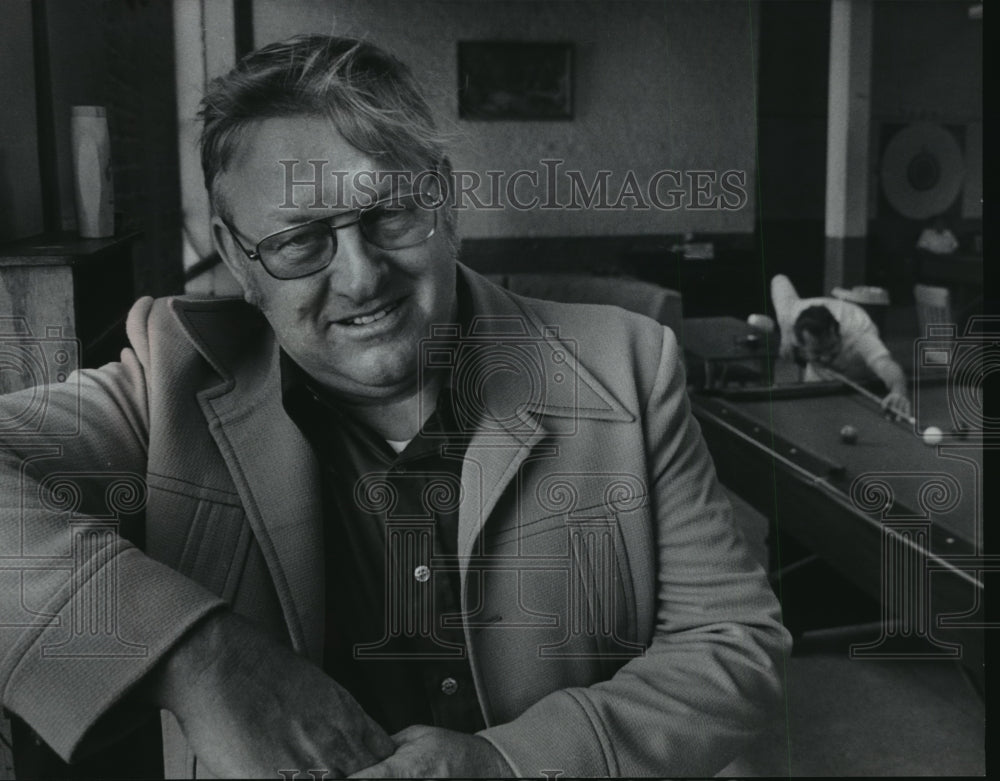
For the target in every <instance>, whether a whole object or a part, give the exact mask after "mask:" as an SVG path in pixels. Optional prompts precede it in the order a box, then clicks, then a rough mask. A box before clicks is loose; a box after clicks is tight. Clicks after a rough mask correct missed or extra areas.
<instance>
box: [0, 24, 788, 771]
mask: <svg viewBox="0 0 1000 781" xmlns="http://www.w3.org/2000/svg"><path fill="white" fill-rule="evenodd" d="M202 117H203V119H204V131H203V136H202V162H203V167H204V171H205V178H206V184H207V186H208V189H209V192H210V194H211V199H212V205H213V210H214V216H213V218H212V229H213V235H214V239H215V243H216V246H217V248H218V251H219V252H220V254H221V255H222V257H223V259H224V261H225V262H226V264H227V266H228V267H229V269H230V270H231V271H232V273H233V274H234V275H235V277H236V279H237V280H238V281H239V283H240V284H241V286H242V288H243V290H244V293H245V295H244V298H245V300H236V299H231V300H204V299H202V300H197V299H190V298H185V297H179V298H172V299H162V300H152V299H149V298H146V299H142V300H140V301H139V302H138V303H137V304H136V305H135V307H134V308H133V310H132V312H131V314H130V316H129V319H128V334H129V339H130V346H129V347H128V348H127V349H126V350H124V351H123V352H122V355H121V361H120V362H118V363H112V364H108V365H106V366H104V367H102V368H100V369H96V370H85V371H81V372H79V373H78V374H76V375H75V378H74V379H73V381H71V382H68V383H64V384H62V385H53V386H51V387H50V388H48V389H47V394H48V395H47V396H46V401H47V410H46V411H47V414H48V415H49V417H48V418H47V423H46V425H47V426H50V430H57V429H58V430H60V431H62V430H64V429H65V426H64V427H63V428H59V427H58V426H57V427H56V428H55V429H52V428H51V426H55V425H56V423H60V424H61V423H66V424H69V423H72V424H74V425H77V424H78V427H79V431H78V433H76V435H74V436H71V437H68V438H65V439H63V440H60V441H59V443H58V448H55V449H53V448H49V450H47V451H45V453H43V454H42V455H39V453H40V452H41V451H39V445H40V442H42V440H39V439H38V438H35V439H27V440H17V439H10V438H8V441H7V442H6V443H4V447H3V449H2V450H0V456H2V461H3V468H2V469H0V499H2V501H3V508H4V509H3V512H4V516H3V526H2V528H0V531H2V532H3V537H2V539H3V540H4V544H5V546H6V548H7V550H5V551H4V554H6V553H8V551H10V552H18V551H19V552H18V554H17V555H21V556H23V555H25V552H24V546H28V548H29V551H28V552H29V553H30V551H31V550H33V549H35V548H37V549H38V550H39V551H45V552H46V555H49V556H50V557H51V556H52V555H55V554H54V553H53V551H63V555H66V551H68V550H69V543H68V542H67V541H68V540H69V539H70V527H69V520H70V518H72V523H73V524H74V525H73V527H72V528H73V530H74V534H76V535H77V536H79V535H80V534H81V533H83V531H85V530H86V529H87V528H88V524H92V525H95V524H96V528H97V529H98V530H100V533H99V534H96V535H95V536H93V537H92V542H93V547H92V548H88V549H86V550H85V551H84V553H88V554H89V558H87V559H86V563H87V565H88V567H89V569H87V571H86V572H87V573H88V574H89V576H91V579H92V578H93V577H96V576H97V575H95V573H97V574H100V573H101V572H103V571H106V570H105V569H102V568H107V567H109V566H111V563H112V562H113V564H114V567H115V569H114V571H113V572H114V577H115V579H116V582H117V586H118V588H117V590H116V591H115V596H116V599H117V604H116V614H115V615H116V621H117V624H116V629H115V635H114V636H113V637H112V638H111V639H112V640H114V639H116V638H120V639H121V640H122V642H125V641H127V642H128V643H130V644H131V645H130V646H129V647H130V648H134V647H142V648H144V649H145V652H144V653H142V654H139V655H135V654H131V655H130V654H122V655H120V656H115V655H113V654H110V655H105V656H103V657H94V656H85V655H72V654H63V655H62V656H53V655H52V654H49V653H43V649H45V648H52V647H55V646H56V645H58V643H59V642H62V641H67V640H74V637H73V636H72V629H73V626H74V625H73V618H74V614H73V612H72V610H73V608H72V605H73V604H74V600H75V599H76V596H77V595H82V596H86V593H84V592H85V590H86V587H87V582H88V579H87V578H82V577H80V578H75V577H73V573H72V572H71V571H69V570H66V569H62V568H58V567H54V568H52V569H49V570H46V569H38V568H36V569H35V570H33V571H32V572H31V573H28V574H25V575H24V578H23V581H19V582H21V583H22V586H21V588H10V589H5V590H4V592H3V597H2V598H3V599H4V600H5V601H6V602H7V603H8V604H4V605H0V607H2V608H3V610H4V611H6V612H4V613H3V615H8V614H9V615H15V614H16V610H17V609H18V606H19V605H22V604H23V605H30V607H31V608H32V610H33V611H34V615H35V616H39V617H41V616H49V617H51V619H50V620H49V621H47V622H46V621H41V620H40V619H38V620H36V621H34V622H29V623H30V625H22V626H20V627H19V628H11V627H10V626H7V627H5V628H4V629H2V630H0V642H2V649H0V650H2V654H0V659H2V664H0V691H2V693H3V702H4V705H5V706H6V707H8V708H9V709H10V710H12V711H13V712H15V713H17V714H18V715H19V716H20V717H21V718H23V719H24V720H25V721H26V722H27V723H28V724H29V725H30V726H31V727H32V728H33V729H34V730H35V731H36V732H37V733H38V734H39V735H40V736H41V737H42V738H44V739H45V741H46V742H48V743H49V744H50V745H52V746H53V747H54V748H55V749H56V750H57V751H58V752H59V753H60V755H61V756H63V757H64V758H72V757H76V756H80V755H82V754H84V753H85V752H87V751H88V750H89V749H91V748H93V747H94V746H98V745H102V744H105V743H106V742H107V741H108V740H110V739H115V738H121V737H122V736H125V735H127V734H128V729H129V728H130V727H131V726H132V725H134V724H135V723H137V722H138V721H140V719H141V717H142V714H143V713H148V712H150V711H151V710H152V711H153V712H154V713H155V712H156V711H155V709H158V708H159V709H162V710H163V711H165V714H164V716H163V729H164V741H165V755H166V756H165V762H166V771H167V775H168V776H177V775H192V774H196V773H197V774H199V775H205V774H208V775H216V776H220V775H221V776H240V777H276V776H278V775H279V774H280V773H281V772H282V771H284V772H285V773H286V774H287V773H288V772H290V771H293V770H296V769H297V770H299V771H301V772H303V773H306V772H311V773H313V774H317V773H318V772H319V771H320V770H325V771H328V772H329V773H330V774H332V775H334V776H339V775H345V774H350V773H355V774H357V775H358V776H362V777H363V776H373V777H380V776H381V777H384V776H389V777H428V776H432V777H434V776H459V777H469V776H490V777H498V776H499V777H502V776H515V775H517V776H540V775H542V774H543V772H545V771H559V772H561V773H562V774H564V775H567V776H584V775H604V776H607V775H610V776H618V775H625V776H628V775H653V776H672V775H681V776H706V775H711V774H713V773H715V772H717V771H718V770H720V769H721V768H722V767H724V766H725V765H726V764H727V763H728V762H729V761H730V760H731V759H733V758H734V756H735V755H736V754H737V753H738V752H739V751H740V750H741V748H742V747H744V746H745V745H746V744H747V743H748V741H750V740H751V739H752V738H753V736H754V735H755V734H756V733H757V732H758V731H759V730H760V729H761V728H762V727H763V726H764V725H765V724H766V723H767V720H768V718H770V716H771V715H772V714H773V713H774V711H775V709H776V707H777V706H778V705H779V704H780V700H781V685H780V682H781V673H780V666H781V663H782V657H783V654H785V653H786V652H787V650H788V645H789V637H788V633H787V632H786V631H785V629H784V628H783V627H782V626H781V624H780V622H779V618H778V616H779V611H778V604H777V601H776V599H775V597H774V595H773V593H772V592H771V589H770V587H769V585H768V582H767V578H766V576H765V574H764V572H763V571H762V569H761V567H760V566H759V565H758V564H757V563H756V562H754V561H753V560H752V558H751V556H750V554H749V553H748V549H747V547H746V545H745V544H744V542H743V540H742V539H741V537H740V535H739V534H738V532H737V531H736V529H735V528H734V526H733V522H732V511H731V508H730V505H729V503H728V501H727V499H726V496H725V494H724V493H723V491H722V489H721V488H720V486H719V483H718V482H717V480H716V476H715V471H714V467H713V465H712V462H711V459H710V458H709V455H708V451H707V449H706V447H705V443H704V441H703V439H702V437H701V434H700V431H699V429H698V427H697V424H696V423H695V421H694V420H693V418H692V416H691V413H690V410H689V405H688V401H687V397H686V394H685V381H684V373H683V365H682V360H681V355H680V351H679V349H678V345H677V342H676V340H675V339H674V336H673V334H672V333H671V332H670V330H669V329H667V328H664V327H663V326H661V325H659V324H658V323H656V322H654V321H653V320H651V319H648V318H645V317H641V316H638V315H634V314H631V313H627V312H625V311H623V310H620V309H616V308H611V307H597V306H570V305H564V304H556V303H549V302H543V301H537V300H531V299H526V298H521V297H518V296H515V295H512V294H510V293H508V292H507V291H505V290H503V289H502V288H499V287H496V286H494V285H492V284H491V283H489V282H488V281H487V280H485V279H484V278H483V277H481V276H479V275H478V274H476V273H474V272H472V271H471V270H469V269H468V268H466V267H465V266H463V265H462V264H460V263H458V262H457V247H458V241H457V236H456V233H455V224H454V215H453V213H452V209H451V206H450V204H448V203H447V202H446V200H445V199H444V198H443V194H442V192H441V191H440V190H439V189H438V184H439V183H440V181H439V178H437V177H435V176H427V177H421V176H420V174H421V173H424V172H428V171H429V172H432V173H433V172H438V173H440V172H442V171H446V170H447V161H446V159H445V157H444V154H443V151H442V149H441V145H440V142H439V141H438V135H437V133H436V131H435V129H434V125H433V122H432V120H431V115H430V112H429V110H428V107H427V105H426V103H425V102H424V100H423V98H422V97H421V96H420V94H419V91H418V88H417V85H416V82H415V80H414V78H413V77H412V75H411V74H410V73H409V71H408V69H407V68H406V67H405V66H404V65H402V64H401V63H400V62H399V61H398V60H396V59H395V58H393V57H391V56H390V55H388V54H387V53H385V52H384V51H382V50H380V49H378V48H376V47H375V46H373V45H371V44H368V43H363V42H359V41H354V40H349V39H343V38H333V37H326V36H319V35H311V36H303V37H297V38H293V39H290V40H287V41H283V42H279V43H275V44H272V45H269V46H266V47H264V48H262V49H260V50H258V51H256V52H252V53H251V54H249V55H247V56H246V57H245V58H244V59H243V60H242V61H241V62H240V63H238V64H237V66H236V67H235V68H234V69H233V71H232V72H230V73H229V74H228V75H226V76H224V77H222V78H221V79H219V80H217V81H216V82H215V83H214V84H213V85H212V86H211V88H210V89H209V91H208V92H207V94H206V96H205V99H204V103H203V109H202ZM289 161H299V163H298V166H293V170H292V171H291V174H293V175H294V176H293V178H294V180H295V182H301V181H303V180H306V181H312V180H310V179H307V177H308V175H309V172H310V171H311V170H312V171H315V170H324V171H325V172H336V173H338V174H343V176H338V179H337V181H339V183H340V184H341V185H342V188H341V191H340V192H337V191H336V190H337V188H335V187H331V190H332V191H330V192H327V193H326V196H327V197H326V198H320V199H317V198H314V197H313V196H314V195H315V194H316V190H315V187H313V189H312V190H310V188H309V187H306V186H303V185H300V184H296V185H295V186H294V187H293V188H292V189H291V196H290V191H289V189H288V184H289V180H288V178H287V177H288V176H289V170H288V168H287V164H288V163H289ZM302 161H305V163H307V164H303V162H302ZM321 163H328V165H327V166H326V167H325V168H324V166H323V165H321ZM383 175H384V176H383ZM324 176H326V174H325V173H324ZM323 181H325V182H330V183H333V182H334V179H333V178H332V177H331V178H326V179H324V180H323ZM372 187H374V188H375V189H374V190H372V189H371V188H372ZM443 324H444V325H446V327H445V328H444V329H442V328H440V327H438V328H435V326H441V325H443ZM429 336H434V339H432V340H430V342H425V341H424V340H426V339H427V338H428V337H429ZM427 344H430V346H431V347H432V348H433V350H424V348H425V347H426V346H427ZM432 358H433V360H432ZM422 361H423V363H422ZM491 362H492V363H491ZM465 364H468V366H465ZM525 367H527V369H531V368H532V367H534V368H535V369H537V370H538V377H537V378H536V379H539V382H541V383H542V385H541V386H538V385H537V384H536V385H534V386H531V385H530V383H528V384H527V385H526V384H525V382H524V380H525V377H526V376H527V375H526V369H525ZM465 369H468V371H467V372H465V374H463V373H462V372H463V371H464V370H465ZM479 369H482V372H479V373H477V372H478V370H479ZM470 377H471V381H472V383H473V384H472V385H471V386H470V385H469V384H468V382H467V380H469V378H470ZM529 379H530V378H529ZM480 380H483V381H480ZM529 386H530V387H529ZM538 387H541V388H542V390H543V391H544V392H543V393H542V394H541V395H539V394H538V393H536V392H535V391H537V389H538ZM77 389H78V395H74V394H75V392H76V390H77ZM25 393H29V392H25ZM24 399H25V397H24V395H23V394H22V395H20V396H15V397H6V398H3V399H0V418H2V419H3V420H10V419H11V414H9V413H10V410H12V409H16V408H17V404H23V402H24ZM470 410H471V412H470ZM77 416H78V417H77ZM42 443H43V442H42ZM43 444H45V443H43ZM42 450H45V448H44V447H43V448H42ZM49 451H53V452H49ZM42 456H44V457H42ZM53 474H58V475H62V476H63V478H64V479H65V480H70V481H71V480H72V478H73V476H74V475H78V476H79V477H80V480H79V481H78V482H80V493H79V496H78V501H77V504H76V505H75V510H74V512H73V513H67V512H61V513H57V512H52V511H47V510H46V506H48V505H51V504H52V500H51V498H50V500H48V505H46V502H42V506H40V505H39V503H38V502H37V501H36V500H35V499H34V497H37V496H38V495H39V493H38V492H39V490H40V489H41V488H43V487H44V486H45V485H47V483H46V480H47V478H48V477H50V476H51V475H53ZM102 475H125V476H128V475H131V476H138V477H139V478H141V479H142V480H143V481H144V484H145V487H146V490H147V492H148V495H147V496H146V500H145V510H144V515H143V517H142V521H143V525H142V528H141V530H139V533H136V534H132V533H131V532H134V531H136V530H135V529H133V528H131V527H130V529H124V528H123V529H122V533H121V534H113V533H111V532H110V531H107V530H106V526H107V523H108V522H107V520H103V521H102V520H101V513H102V512H104V508H105V504H104V502H105V501H106V493H104V492H102V491H101V490H99V488H100V486H101V485H102V484H103V483H102V479H103V478H102ZM95 483H96V486H97V488H94V484H95ZM68 495H70V494H68V493H67V492H66V491H64V492H63V493H62V494H61V496H63V497H65V496H68ZM25 497H28V498H27V499H25ZM414 518H416V519H417V521H419V523H418V524H417V527H416V528H417V531H414V532H413V535H411V536H410V537H405V534H409V532H407V531H405V530H404V532H403V534H404V537H405V539H409V540H411V542H413V541H415V542H414V544H413V545H412V546H407V545H401V546H400V547H392V546H391V545H388V541H389V540H390V539H392V540H397V539H401V538H399V537H398V536H393V535H396V534H397V531H398V529H397V526H398V524H399V523H403V525H404V526H406V524H407V523H410V525H411V526H412V523H414V522H413V521H412V519H414ZM407 519H410V521H407ZM425 521H426V522H425ZM102 523H103V524H104V525H103V526H102V525H101V524H102ZM428 523H430V524H431V525H432V526H433V533H432V537H431V538H430V539H431V540H432V544H431V543H428V542H427V541H428V539H429V538H428V537H426V536H424V537H421V536H419V534H418V532H419V530H420V529H424V530H426V527H427V524H428ZM421 524H422V525H421ZM581 524H582V525H581ZM595 524H596V525H595ZM407 528H410V527H407ZM19 529H20V530H21V532H22V533H23V535H24V536H23V538H18V537H17V533H18V530H19ZM574 529H576V530H577V531H575V532H574V531H573V530H574ZM602 530H603V531H602ZM126 531H128V532H129V533H128V534H126ZM573 534H576V535H577V536H575V537H572V543H571V540H570V537H571V536H572V535H573ZM126 537H128V538H130V539H131V538H137V539H140V540H141V548H140V547H139V546H137V545H134V544H133V543H131V542H129V541H128V539H126ZM591 538H592V539H591ZM18 539H21V542H20V543H18V542H17V540H18ZM588 540H590V541H589V542H588ZM425 543H427V544H426V546H424V544H425ZM17 544H20V545H22V547H21V548H16V550H15V546H16V545H17ZM588 545H597V546H598V547H597V548H594V549H593V550H591V549H590V548H588V547H587V546H588ZM422 546H424V547H422ZM580 546H583V547H580ZM70 560H72V559H70ZM449 563H450V566H449ZM602 573H603V574H602ZM6 574H10V573H6ZM14 574H17V573H14ZM81 574H82V573H81ZM87 593H89V592H87ZM574 599H576V600H578V601H577V602H574V601H573V600H574ZM580 600H582V601H580ZM573 605H575V606H576V607H575V608H573V607H572V606H573ZM574 610H575V611H576V612H574ZM581 611H582V612H581ZM421 616H422V617H423V618H421ZM449 617H450V618H451V619H452V620H451V622H450V623H449V622H448V621H445V620H444V619H448V618H449ZM456 617H457V619H458V620H457V621H456V620H455V619H456ZM397 618H398V619H399V621H401V623H393V622H394V621H396V620H397ZM56 619H58V620H59V623H58V625H57V624H56V623H55V620H56ZM411 619H412V621H413V622H415V624H416V625H419V626H424V627H429V629H428V631H427V632H424V633H421V632H410V633H409V634H407V633H406V632H401V631H396V632H395V633H393V632H390V631H388V628H391V627H395V628H396V629H399V627H401V626H402V627H405V626H407V625H408V624H409V623H410V622H411ZM425 619H426V621H425V623H421V621H424V620H425ZM431 619H433V621H432V620H431ZM397 641H398V642H397ZM60 647H62V646H60ZM380 651H385V652H386V653H384V654H383V655H382V656H381V657H380V656H379V652H380ZM428 651H431V652H433V653H428ZM389 733H394V734H393V735H392V737H389ZM317 777H318V776H317Z"/></svg>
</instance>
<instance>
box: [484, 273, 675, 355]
mask: <svg viewBox="0 0 1000 781" xmlns="http://www.w3.org/2000/svg"><path fill="white" fill-rule="evenodd" d="M486 277H487V278H488V279H490V280H492V281H493V282H495V283H497V284H498V285H501V286H502V287H505V288H507V289H508V290H510V291H511V292H512V293H517V294H518V295H522V296H530V297H531V298H543V299H546V300H549V301H561V302H563V303H568V304H612V305H614V306H620V307H621V308H622V309H627V310H629V311H630V312H637V313H638V314H641V315H646V316H647V317H651V318H653V319H654V320H656V321H657V322H658V323H662V324H663V325H667V326H670V328H671V329H672V330H673V332H674V334H675V335H676V336H677V338H678V339H680V336H681V321H682V320H683V308H682V302H681V294H680V293H678V292H677V291H676V290H670V289H669V288H665V287H661V286H660V285H656V284H654V283H652V282H645V281H643V280H640V279H633V278H632V277H610V276H607V277H603V276H602V277H598V276H591V275H589V274H577V273H570V272H567V273H560V272H551V273H540V272H519V273H511V274H487V275H486Z"/></svg>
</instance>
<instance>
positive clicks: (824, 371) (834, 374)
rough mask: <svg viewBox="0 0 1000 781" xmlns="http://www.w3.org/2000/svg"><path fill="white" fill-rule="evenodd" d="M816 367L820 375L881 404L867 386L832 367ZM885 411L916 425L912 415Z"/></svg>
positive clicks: (879, 399)
mask: <svg viewBox="0 0 1000 781" xmlns="http://www.w3.org/2000/svg"><path fill="white" fill-rule="evenodd" d="M813 368H817V367H815V366H814V367H813ZM818 368H819V372H818V373H819V374H820V375H822V374H827V375H829V376H831V377H832V378H833V379H836V380H839V381H840V382H842V383H844V385H846V386H847V387H848V388H851V389H853V390H855V391H857V392H858V393H860V394H861V395H862V396H864V397H865V398H866V399H870V400H871V401H874V402H875V403H876V404H878V405H879V407H881V406H882V399H881V398H879V397H878V396H876V395H875V394H874V393H872V392H871V391H870V390H868V388H865V387H864V386H862V385H858V383H856V382H854V380H849V379H847V377H845V376H844V375H843V374H841V373H840V372H838V371H834V370H833V369H828V368H827V367H825V366H821V367H818ZM886 412H888V413H890V414H892V415H895V416H896V417H897V418H899V419H901V420H905V421H906V422H907V423H909V424H910V425H911V426H914V427H916V425H917V419H916V418H914V417H913V416H912V415H904V414H903V413H902V412H896V411H895V410H892V409H887V410H886Z"/></svg>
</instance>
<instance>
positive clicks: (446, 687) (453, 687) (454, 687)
mask: <svg viewBox="0 0 1000 781" xmlns="http://www.w3.org/2000/svg"><path fill="white" fill-rule="evenodd" d="M441 691H442V692H444V693H445V694H447V695H452V694H454V693H455V692H457V691H458V681H456V680H455V679H454V678H445V679H444V680H443V681H441Z"/></svg>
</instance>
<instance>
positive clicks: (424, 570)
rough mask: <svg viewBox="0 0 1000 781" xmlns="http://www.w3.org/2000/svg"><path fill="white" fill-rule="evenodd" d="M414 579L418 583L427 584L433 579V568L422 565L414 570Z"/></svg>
mask: <svg viewBox="0 0 1000 781" xmlns="http://www.w3.org/2000/svg"><path fill="white" fill-rule="evenodd" d="M413 577H414V578H416V579H417V582H418V583H426V582H427V581H428V580H430V579H431V568H430V567H428V566H427V565H426V564H421V565H420V566H419V567H417V568H416V569H415V570H413Z"/></svg>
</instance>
